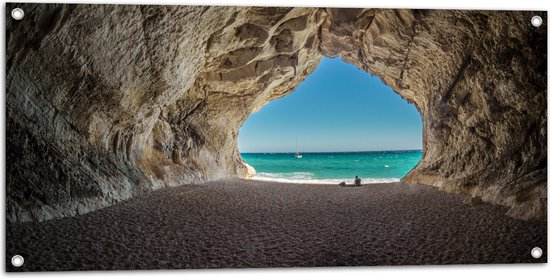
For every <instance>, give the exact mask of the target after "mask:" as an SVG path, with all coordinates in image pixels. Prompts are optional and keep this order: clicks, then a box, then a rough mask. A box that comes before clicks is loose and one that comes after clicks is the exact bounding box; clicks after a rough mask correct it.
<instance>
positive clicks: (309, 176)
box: [252, 172, 399, 184]
mask: <svg viewBox="0 0 550 278" xmlns="http://www.w3.org/2000/svg"><path fill="white" fill-rule="evenodd" d="M313 176H314V174H313V173H309V172H292V173H257V174H256V176H254V177H252V179H253V180H258V181H271V182H281V183H306V184H339V183H341V182H345V183H346V184H353V182H354V181H353V179H315V178H313ZM392 182H399V179H398V178H362V179H361V183H369V184H372V183H392Z"/></svg>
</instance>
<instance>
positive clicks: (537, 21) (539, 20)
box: [531, 15, 542, 27]
mask: <svg viewBox="0 0 550 278" xmlns="http://www.w3.org/2000/svg"><path fill="white" fill-rule="evenodd" d="M531 24H533V26H535V27H540V26H541V25H542V17H540V16H538V15H535V16H533V17H532V18H531Z"/></svg>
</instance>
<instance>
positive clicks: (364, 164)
mask: <svg viewBox="0 0 550 278" xmlns="http://www.w3.org/2000/svg"><path fill="white" fill-rule="evenodd" d="M238 146H239V151H240V153H241V156H242V158H243V160H244V161H245V162H246V163H247V164H249V165H250V166H252V167H253V168H254V169H255V172H256V173H255V176H254V178H255V179H259V180H275V181H282V182H301V183H335V182H336V183H339V182H341V181H345V182H351V180H352V179H353V177H355V176H360V177H361V178H362V180H363V182H366V183H379V182H396V181H399V180H400V179H401V178H403V177H404V176H405V175H406V174H407V173H408V172H410V171H411V170H412V169H413V168H414V167H415V166H416V165H417V164H418V162H419V161H420V159H421V157H422V117H421V115H420V113H419V111H418V109H417V108H416V106H415V105H414V104H411V103H409V102H408V101H406V100H405V99H403V98H402V97H401V96H400V95H399V94H397V93H396V92H395V91H393V89H392V88H390V87H389V86H387V85H386V84H384V83H383V82H382V80H381V79H379V78H378V77H376V76H373V75H371V74H370V73H368V72H366V71H364V70H362V69H359V68H357V67H355V66H354V65H351V64H349V63H346V62H345V61H343V60H342V59H340V58H328V57H324V58H323V59H322V60H321V62H320V64H319V65H318V67H317V68H316V69H315V70H314V71H313V72H312V73H311V74H310V75H308V76H307V78H306V79H305V80H304V81H303V82H302V83H300V85H299V86H298V87H297V88H296V89H295V90H294V91H293V92H292V93H290V94H288V95H286V96H285V97H282V98H279V99H276V100H273V101H271V102H269V103H268V104H266V105H265V106H263V107H262V108H261V110H259V111H257V112H256V113H253V114H251V115H250V116H249V118H248V119H247V120H246V122H245V123H244V124H243V126H242V127H241V129H240V132H239V137H238Z"/></svg>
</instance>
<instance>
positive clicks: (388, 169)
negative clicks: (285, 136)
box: [241, 150, 422, 183]
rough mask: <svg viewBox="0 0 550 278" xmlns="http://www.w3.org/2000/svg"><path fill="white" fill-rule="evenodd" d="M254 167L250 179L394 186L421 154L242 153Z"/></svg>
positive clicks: (406, 152)
mask: <svg viewBox="0 0 550 278" xmlns="http://www.w3.org/2000/svg"><path fill="white" fill-rule="evenodd" d="M241 155H242V157H243V159H244V161H245V162H246V163H248V164H249V165H251V166H252V167H254V169H255V170H256V176H254V177H253V179H257V180H269V181H279V182H299V183H340V182H342V181H345V182H346V183H351V182H352V180H353V178H355V176H359V177H360V178H361V179H362V182H363V183H383V182H396V181H399V180H400V179H401V178H402V177H404V176H405V175H406V174H407V173H408V172H409V171H410V170H412V168H414V166H416V164H417V163H418V162H419V161H420V158H421V157H422V151H420V150H407V151H371V152H323V153H302V158H296V157H295V154H294V153H241Z"/></svg>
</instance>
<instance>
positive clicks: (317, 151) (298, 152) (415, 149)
mask: <svg viewBox="0 0 550 278" xmlns="http://www.w3.org/2000/svg"><path fill="white" fill-rule="evenodd" d="M403 151H422V149H405V150H378V151H308V152H241V151H239V153H241V154H243V153H251V154H258V153H264V154H265V153H270V154H277V153H365V152H403Z"/></svg>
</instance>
